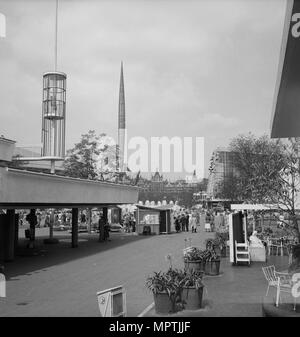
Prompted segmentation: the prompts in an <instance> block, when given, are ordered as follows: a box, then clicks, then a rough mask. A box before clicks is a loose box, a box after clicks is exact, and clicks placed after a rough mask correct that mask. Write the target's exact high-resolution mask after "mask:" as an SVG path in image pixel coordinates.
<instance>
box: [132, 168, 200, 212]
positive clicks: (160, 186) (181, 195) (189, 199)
mask: <svg viewBox="0 0 300 337" xmlns="http://www.w3.org/2000/svg"><path fill="white" fill-rule="evenodd" d="M138 187H139V200H140V201H143V202H146V201H147V200H149V201H155V202H158V201H162V200H166V201H167V202H170V201H173V202H174V203H175V202H176V201H177V202H178V203H179V204H180V205H184V206H186V207H189V206H191V205H192V204H193V198H194V194H195V193H198V192H199V191H201V189H202V188H203V187H202V181H199V180H198V179H197V177H196V173H195V172H194V174H193V177H192V179H188V180H187V179H178V180H175V181H170V180H168V179H164V177H163V175H162V174H160V173H159V172H155V173H154V174H153V175H152V177H151V179H145V178H140V180H139V182H138Z"/></svg>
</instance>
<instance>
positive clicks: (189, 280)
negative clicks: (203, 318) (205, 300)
mask: <svg viewBox="0 0 300 337" xmlns="http://www.w3.org/2000/svg"><path fill="white" fill-rule="evenodd" d="M202 276H203V272H202V271H192V272H190V273H185V277H184V285H183V289H182V293H181V301H182V304H183V308H184V309H186V310H197V309H200V308H201V307H202V297H203V288H204V285H203V283H202Z"/></svg>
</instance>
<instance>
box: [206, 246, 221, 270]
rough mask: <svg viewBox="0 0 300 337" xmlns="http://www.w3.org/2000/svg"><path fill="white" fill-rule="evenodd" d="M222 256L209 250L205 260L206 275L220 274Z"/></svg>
mask: <svg viewBox="0 0 300 337" xmlns="http://www.w3.org/2000/svg"><path fill="white" fill-rule="evenodd" d="M220 263H221V260H220V256H219V255H218V254H217V253H216V251H215V250H208V251H207V254H206V259H205V274H206V275H219V273H220Z"/></svg>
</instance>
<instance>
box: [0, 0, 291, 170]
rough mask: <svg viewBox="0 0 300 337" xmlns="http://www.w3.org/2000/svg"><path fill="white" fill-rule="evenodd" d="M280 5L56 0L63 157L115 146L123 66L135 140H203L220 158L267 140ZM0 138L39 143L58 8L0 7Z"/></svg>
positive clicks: (32, 0) (0, 1)
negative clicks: (90, 141)
mask: <svg viewBox="0 0 300 337" xmlns="http://www.w3.org/2000/svg"><path fill="white" fill-rule="evenodd" d="M285 6H286V2H285V1H283V0H198V1H195V0H194V1H192V0H175V1H174V0H173V1H167V0H139V1H137V0H135V1H134V0H122V1H121V0H120V1H117V0H110V1H96V0H85V1H78V0H77V1H76V0H75V1H74V0H73V1H70V0H59V12H58V69H57V70H59V71H63V72H65V73H66V74H67V124H66V147H67V149H68V148H71V147H73V145H74V143H75V142H78V141H79V140H80V136H81V134H84V133H87V132H88V130H90V129H92V130H95V131H96V132H97V133H99V134H100V133H106V134H108V135H110V136H112V137H117V116H118V95H119V92H118V91H119V80H120V64H121V61H123V64H124V81H125V99H126V123H127V125H126V126H127V131H128V138H129V139H130V138H131V137H135V136H143V137H146V138H147V139H149V138H150V137H153V136H157V137H162V136H167V137H170V138H171V137H174V136H179V137H187V136H188V137H204V145H205V156H204V157H205V175H206V176H207V174H208V172H207V168H208V165H209V159H210V157H211V154H212V152H213V150H215V149H216V148H217V147H219V146H222V147H224V146H227V145H228V144H229V142H230V140H231V139H232V138H233V137H235V136H237V135H239V134H243V133H248V132H252V133H253V134H255V135H257V136H260V135H262V134H265V133H266V134H268V135H269V134H270V121H271V115H272V104H273V99H274V90H275V82H276V77H277V67H278V62H279V53H280V46H281V38H282V32H283V24H284V16H285ZM0 13H3V14H4V15H5V16H6V37H5V38H0V133H1V134H3V135H4V136H5V137H7V138H10V139H14V140H16V141H17V143H18V145H24V144H28V145H29V144H39V143H40V141H41V115H42V111H41V107H42V75H43V73H44V72H47V71H51V70H54V26H55V25H54V23H55V0H39V1H38V0H26V1H25V0H22V1H21V0H0Z"/></svg>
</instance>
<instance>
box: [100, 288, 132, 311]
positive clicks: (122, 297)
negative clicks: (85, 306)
mask: <svg viewBox="0 0 300 337" xmlns="http://www.w3.org/2000/svg"><path fill="white" fill-rule="evenodd" d="M97 299H98V305H99V310H100V315H101V317H126V293H125V290H124V288H123V286H118V287H114V288H110V289H106V290H102V291H99V292H98V293H97Z"/></svg>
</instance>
